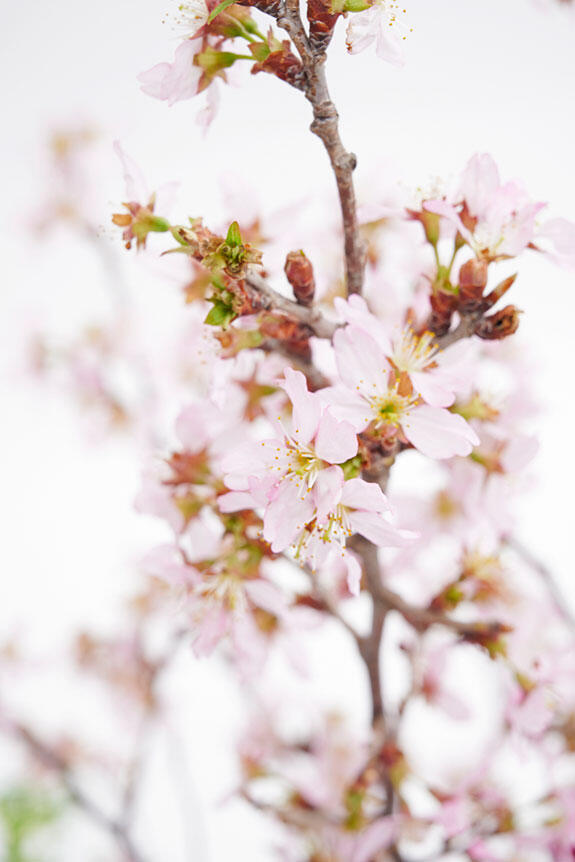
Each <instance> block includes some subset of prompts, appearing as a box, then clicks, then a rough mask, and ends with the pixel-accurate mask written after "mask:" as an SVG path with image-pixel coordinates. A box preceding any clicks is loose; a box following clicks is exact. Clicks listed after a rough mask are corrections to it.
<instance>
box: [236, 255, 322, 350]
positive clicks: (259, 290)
mask: <svg viewBox="0 0 575 862" xmlns="http://www.w3.org/2000/svg"><path fill="white" fill-rule="evenodd" d="M245 284H246V286H247V288H248V289H251V290H252V291H254V292H255V293H256V294H257V303H258V305H259V307H260V308H261V309H262V310H264V311H276V312H278V313H279V314H285V315H286V317H289V318H291V319H292V320H297V321H298V322H299V323H301V324H303V325H304V326H307V327H308V329H310V330H311V332H312V333H313V335H316V336H317V337H318V338H331V337H332V336H333V334H334V332H335V331H336V329H337V328H338V324H337V323H334V322H333V321H331V320H328V319H327V318H326V317H324V315H323V314H322V312H321V311H320V310H319V309H318V308H316V307H314V306H306V305H299V303H297V302H294V301H293V300H292V299H288V298H287V297H285V296H282V294H281V293H278V292H277V291H276V290H274V289H273V287H270V285H269V284H268V283H267V281H266V280H265V278H263V277H262V276H261V275H260V274H259V273H258V272H256V271H255V270H254V269H250V270H249V271H248V273H247V275H246V277H245Z"/></svg>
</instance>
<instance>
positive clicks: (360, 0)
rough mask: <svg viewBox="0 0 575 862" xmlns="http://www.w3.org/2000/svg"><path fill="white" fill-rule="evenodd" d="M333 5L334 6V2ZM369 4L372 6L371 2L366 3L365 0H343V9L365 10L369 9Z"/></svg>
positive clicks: (348, 10)
mask: <svg viewBox="0 0 575 862" xmlns="http://www.w3.org/2000/svg"><path fill="white" fill-rule="evenodd" d="M333 5H334V6H335V5H336V4H335V3H334V4H333ZM370 6H373V3H366V0H344V3H343V11H344V12H365V10H366V9H369V7H370ZM334 11H335V10H334Z"/></svg>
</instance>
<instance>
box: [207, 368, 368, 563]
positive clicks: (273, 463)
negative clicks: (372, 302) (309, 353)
mask: <svg viewBox="0 0 575 862" xmlns="http://www.w3.org/2000/svg"><path fill="white" fill-rule="evenodd" d="M284 386H285V390H286V392H287V394H288V395H289V397H290V400H291V402H292V405H293V415H292V419H291V427H290V428H289V430H284V428H283V426H282V425H281V424H280V425H278V433H277V436H276V437H273V438H271V439H267V440H262V441H261V442H260V443H254V444H249V445H248V446H247V447H244V448H243V449H238V450H237V451H236V452H234V453H231V454H230V455H229V457H228V458H226V459H225V461H224V465H223V466H224V470H225V473H226V476H225V482H226V485H227V486H228V488H231V489H232V492H231V493H230V494H227V495H224V496H223V497H221V498H220V507H221V508H222V511H234V510H236V509H239V508H247V507H252V506H260V505H262V504H263V505H265V513H264V538H265V539H266V541H268V542H270V544H271V546H272V550H273V551H276V552H279V551H283V550H285V548H287V547H288V546H289V545H290V544H291V543H292V541H293V540H294V538H295V536H296V535H297V533H298V532H299V531H300V530H302V529H303V527H304V525H305V524H307V523H308V522H309V521H310V520H311V519H312V518H313V516H314V512H315V511H316V502H315V499H314V497H315V495H314V494H312V493H311V492H312V491H313V489H314V485H315V483H316V481H317V479H318V477H319V475H320V473H321V472H322V471H323V470H325V469H326V468H328V467H330V466H331V465H333V464H343V463H344V462H345V461H348V460H349V459H350V458H353V457H354V455H356V453H357V436H356V434H355V431H354V429H353V426H352V425H351V424H350V423H349V422H346V421H339V420H337V419H336V418H335V417H334V416H333V414H332V412H331V411H330V410H329V408H325V407H324V406H323V405H322V403H321V401H320V400H319V398H318V397H317V396H316V395H312V394H311V393H309V392H308V390H307V387H306V383H305V377H304V376H303V374H301V373H300V372H297V371H293V370H292V369H290V368H288V369H286V374H285V384H284Z"/></svg>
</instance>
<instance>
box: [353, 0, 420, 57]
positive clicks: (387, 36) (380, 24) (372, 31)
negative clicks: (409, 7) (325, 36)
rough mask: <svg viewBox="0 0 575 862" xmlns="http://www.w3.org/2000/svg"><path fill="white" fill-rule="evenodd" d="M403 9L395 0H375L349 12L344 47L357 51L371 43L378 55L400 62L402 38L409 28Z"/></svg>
mask: <svg viewBox="0 0 575 862" xmlns="http://www.w3.org/2000/svg"><path fill="white" fill-rule="evenodd" d="M405 11H406V10H405V9H403V8H402V7H401V4H400V3H399V2H397V0H375V2H373V4H372V5H370V6H369V8H368V9H365V10H364V11H363V12H356V13H353V14H352V16H351V19H350V22H349V24H348V25H347V50H348V51H349V52H350V53H351V54H359V52H360V51H365V49H366V48H369V47H370V46H371V45H372V44H373V43H375V51H376V54H377V56H378V57H380V59H382V60H386V61H387V62H388V63H392V64H393V65H394V66H403V65H404V63H405V52H404V42H405V39H406V38H407V33H408V32H409V28H408V27H406V25H405V23H404V21H403V16H404V15H405Z"/></svg>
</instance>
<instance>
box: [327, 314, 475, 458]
mask: <svg viewBox="0 0 575 862" xmlns="http://www.w3.org/2000/svg"><path fill="white" fill-rule="evenodd" d="M334 346H335V351H336V358H337V364H338V369H339V373H340V377H341V380H342V383H343V386H341V385H339V386H335V387H333V388H332V390H331V391H330V393H329V401H330V404H331V405H332V409H333V411H334V413H335V414H336V415H339V416H340V417H341V418H342V419H347V420H348V421H350V422H352V423H353V424H354V426H355V428H356V430H357V431H363V430H364V429H366V428H368V426H369V427H371V428H372V430H373V431H374V432H376V433H377V432H382V431H385V432H387V431H391V432H392V433H396V434H397V433H401V434H402V436H403V437H404V439H405V440H407V441H409V442H410V443H412V445H413V446H414V447H415V448H416V449H419V450H420V452H422V453H423V454H424V455H428V456H429V457H430V458H451V457H452V456H453V455H468V454H469V453H470V452H471V450H472V448H473V446H474V445H477V444H478V443H479V438H478V437H477V434H476V433H475V431H474V430H473V429H472V428H471V427H470V426H469V425H468V424H467V422H466V421H465V420H464V419H463V418H462V417H461V416H457V415H455V414H453V413H450V412H449V411H448V410H445V409H443V408H441V407H432V406H429V405H427V404H421V399H420V397H419V394H418V393H417V392H416V391H414V390H413V387H412V386H411V385H409V386H407V387H406V386H405V383H404V381H403V380H401V378H400V379H399V380H397V379H394V378H395V375H394V374H393V373H392V374H391V377H392V381H391V383H390V371H391V366H390V363H389V362H388V360H387V358H386V356H385V353H384V350H383V349H382V348H381V347H380V345H379V344H377V343H376V342H375V341H374V340H373V339H372V338H371V336H369V335H368V334H367V333H366V332H365V331H363V330H361V329H359V328H357V327H353V326H348V327H346V328H345V329H343V330H339V331H338V332H336V334H335V337H334ZM407 355H408V356H409V352H407ZM424 361H425V360H424ZM419 362H420V360H419V358H418V357H417V355H416V357H415V363H414V365H410V366H409V367H410V368H411V367H420V364H419ZM416 363H418V364H416ZM416 373H417V372H416ZM417 379H420V378H417ZM430 389H431V387H430ZM324 397H326V396H324Z"/></svg>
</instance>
